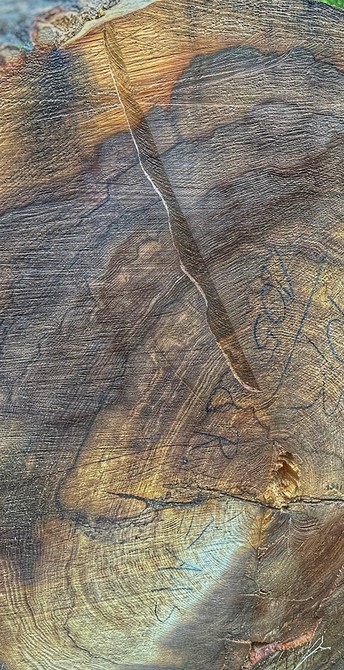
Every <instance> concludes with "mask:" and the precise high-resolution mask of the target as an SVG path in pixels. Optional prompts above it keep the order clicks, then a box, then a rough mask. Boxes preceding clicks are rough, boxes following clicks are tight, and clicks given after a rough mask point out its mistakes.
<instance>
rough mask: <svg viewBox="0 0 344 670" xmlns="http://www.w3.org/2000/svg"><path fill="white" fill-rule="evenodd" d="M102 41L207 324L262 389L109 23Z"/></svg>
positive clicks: (241, 376) (246, 380) (251, 383)
mask: <svg viewBox="0 0 344 670" xmlns="http://www.w3.org/2000/svg"><path fill="white" fill-rule="evenodd" d="M104 45H105V51H106V54H107V57H108V61H109V67H110V72H111V76H112V80H113V84H114V88H115V91H116V94H117V96H118V99H119V102H120V105H121V107H122V110H123V113H124V116H125V119H126V122H127V125H128V130H129V132H130V135H131V137H132V140H133V143H134V146H135V149H136V152H137V156H138V160H139V164H140V167H141V169H142V171H143V173H144V175H145V176H146V178H147V179H148V181H149V182H150V184H151V185H152V187H153V189H154V190H155V192H156V193H157V194H158V196H159V198H160V199H161V201H162V203H163V205H164V207H165V210H166V213H167V217H168V222H169V228H170V233H171V237H172V242H173V245H174V247H175V249H176V251H177V253H178V256H179V262H180V266H181V269H182V271H183V272H184V273H185V274H186V275H187V276H188V277H189V279H190V280H191V281H192V282H193V283H194V284H195V286H196V288H197V290H198V291H199V292H200V293H201V294H202V296H203V298H204V301H205V303H206V309H207V321H208V325H209V328H210V330H211V332H212V334H213V335H214V337H215V339H216V342H217V344H218V346H219V347H220V349H221V351H222V353H223V355H224V356H225V359H226V361H227V363H228V365H229V367H230V369H231V372H232V373H233V375H234V377H235V378H236V379H237V380H238V382H239V383H240V384H241V385H242V386H243V387H244V388H246V389H247V390H248V391H254V392H257V391H259V390H260V389H259V387H258V384H257V381H256V379H255V377H254V374H253V371H252V368H251V366H250V365H249V363H248V361H247V359H246V357H245V354H244V352H243V350H242V348H241V345H240V343H239V341H238V338H237V336H236V333H235V329H234V327H233V325H232V323H231V320H230V317H229V314H228V312H227V310H226V308H225V306H224V304H223V302H222V300H221V298H220V296H219V294H218V291H217V289H216V286H215V284H214V282H213V279H212V277H211V275H210V272H209V269H208V266H207V264H206V262H205V260H204V258H203V256H202V254H201V252H200V250H199V248H198V246H197V244H196V241H195V239H194V237H193V235H192V232H191V229H190V226H189V224H188V222H187V220H186V218H185V216H184V214H183V212H182V210H181V208H180V206H179V204H178V202H177V199H176V197H175V195H174V192H173V189H172V186H171V183H170V181H169V179H168V177H167V175H166V172H165V170H164V167H163V165H162V162H161V160H160V157H159V152H158V150H157V147H156V145H155V142H154V138H153V136H152V134H151V131H150V129H149V126H148V123H147V121H146V119H145V116H144V114H143V112H142V110H141V108H140V106H139V104H138V103H137V102H136V100H135V97H134V95H133V92H132V90H131V86H130V81H129V77H128V75H127V72H126V68H125V64H124V61H123V57H122V55H121V51H120V48H119V45H118V42H117V39H116V34H115V28H114V26H113V24H111V23H109V24H107V25H106V26H105V27H104Z"/></svg>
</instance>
